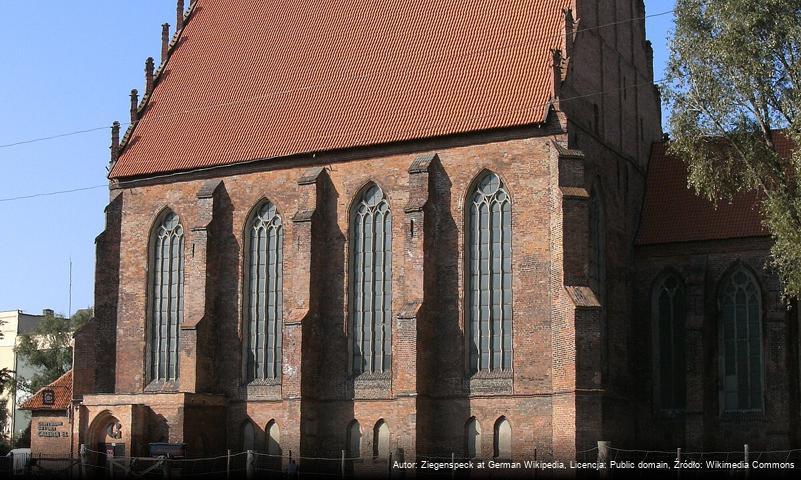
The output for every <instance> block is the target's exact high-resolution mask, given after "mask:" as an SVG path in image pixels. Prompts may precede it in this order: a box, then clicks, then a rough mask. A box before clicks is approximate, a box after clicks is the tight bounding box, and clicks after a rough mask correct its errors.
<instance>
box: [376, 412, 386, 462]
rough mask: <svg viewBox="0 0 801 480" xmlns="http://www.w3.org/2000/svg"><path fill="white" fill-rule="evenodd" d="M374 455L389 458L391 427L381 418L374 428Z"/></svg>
mask: <svg viewBox="0 0 801 480" xmlns="http://www.w3.org/2000/svg"><path fill="white" fill-rule="evenodd" d="M373 456H374V457H376V458H389V427H388V426H387V422H385V421H383V420H379V421H378V422H377V423H376V424H375V427H374V428H373Z"/></svg>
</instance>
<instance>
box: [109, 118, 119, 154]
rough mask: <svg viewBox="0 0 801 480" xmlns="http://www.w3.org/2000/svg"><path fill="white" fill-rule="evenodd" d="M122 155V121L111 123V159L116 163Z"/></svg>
mask: <svg viewBox="0 0 801 480" xmlns="http://www.w3.org/2000/svg"><path fill="white" fill-rule="evenodd" d="M119 155H120V122H114V123H112V124H111V161H110V162H109V163H111V164H114V162H116V161H117V157H119Z"/></svg>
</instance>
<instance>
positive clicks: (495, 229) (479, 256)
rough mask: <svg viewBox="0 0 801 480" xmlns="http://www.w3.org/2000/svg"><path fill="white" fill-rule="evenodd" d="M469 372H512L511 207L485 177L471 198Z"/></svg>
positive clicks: (491, 177) (495, 182) (495, 181)
mask: <svg viewBox="0 0 801 480" xmlns="http://www.w3.org/2000/svg"><path fill="white" fill-rule="evenodd" d="M468 198H469V200H468V202H469V203H468V206H467V209H468V219H469V221H468V231H467V255H468V266H469V277H468V287H469V288H468V312H467V313H468V318H469V325H470V342H469V349H470V369H471V372H473V373H475V372H478V371H492V370H495V371H500V370H510V369H511V368H512V203H511V200H510V198H509V194H508V193H507V191H506V188H505V186H504V185H503V182H501V179H500V178H499V177H498V176H497V175H495V174H494V173H487V174H486V175H484V177H483V178H482V179H481V180H480V181H479V182H478V184H477V185H476V187H475V190H474V191H473V193H472V194H471V196H470V197H468Z"/></svg>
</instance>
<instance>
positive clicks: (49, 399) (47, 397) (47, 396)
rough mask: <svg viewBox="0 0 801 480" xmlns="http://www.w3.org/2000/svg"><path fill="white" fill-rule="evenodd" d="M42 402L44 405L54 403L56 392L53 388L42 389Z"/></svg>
mask: <svg viewBox="0 0 801 480" xmlns="http://www.w3.org/2000/svg"><path fill="white" fill-rule="evenodd" d="M42 403H43V404H44V405H53V404H54V403H56V393H55V392H54V391H53V390H50V389H48V390H43V391H42Z"/></svg>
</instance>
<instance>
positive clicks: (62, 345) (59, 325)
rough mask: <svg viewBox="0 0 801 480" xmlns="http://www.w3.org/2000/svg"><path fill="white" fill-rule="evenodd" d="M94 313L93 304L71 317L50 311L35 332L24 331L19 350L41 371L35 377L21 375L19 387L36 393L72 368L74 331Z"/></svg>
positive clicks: (27, 360)
mask: <svg viewBox="0 0 801 480" xmlns="http://www.w3.org/2000/svg"><path fill="white" fill-rule="evenodd" d="M92 315H93V311H92V309H91V308H88V309H83V310H78V311H77V312H75V314H74V315H73V316H72V318H70V319H69V320H67V319H65V318H64V317H61V316H59V315H46V316H45V318H44V319H43V320H42V321H41V322H40V323H39V325H37V327H36V328H35V329H34V330H33V331H32V332H31V333H29V334H26V335H20V336H19V343H18V344H17V347H16V348H15V351H16V352H17V355H19V356H20V357H21V358H23V359H25V361H26V363H28V364H29V365H31V366H33V367H36V368H37V369H38V370H39V373H36V374H34V375H33V376H31V378H23V377H19V376H18V377H17V379H16V386H17V389H20V390H22V391H25V392H28V393H35V392H36V391H37V390H39V389H40V388H42V387H44V386H46V385H48V384H50V383H51V382H53V381H54V380H55V379H57V378H58V377H60V376H61V375H64V374H65V373H66V372H67V370H69V369H70V368H72V345H71V340H72V333H73V332H75V330H77V329H78V328H80V327H81V326H82V325H83V324H84V323H86V322H87V321H89V319H91V318H92Z"/></svg>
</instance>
